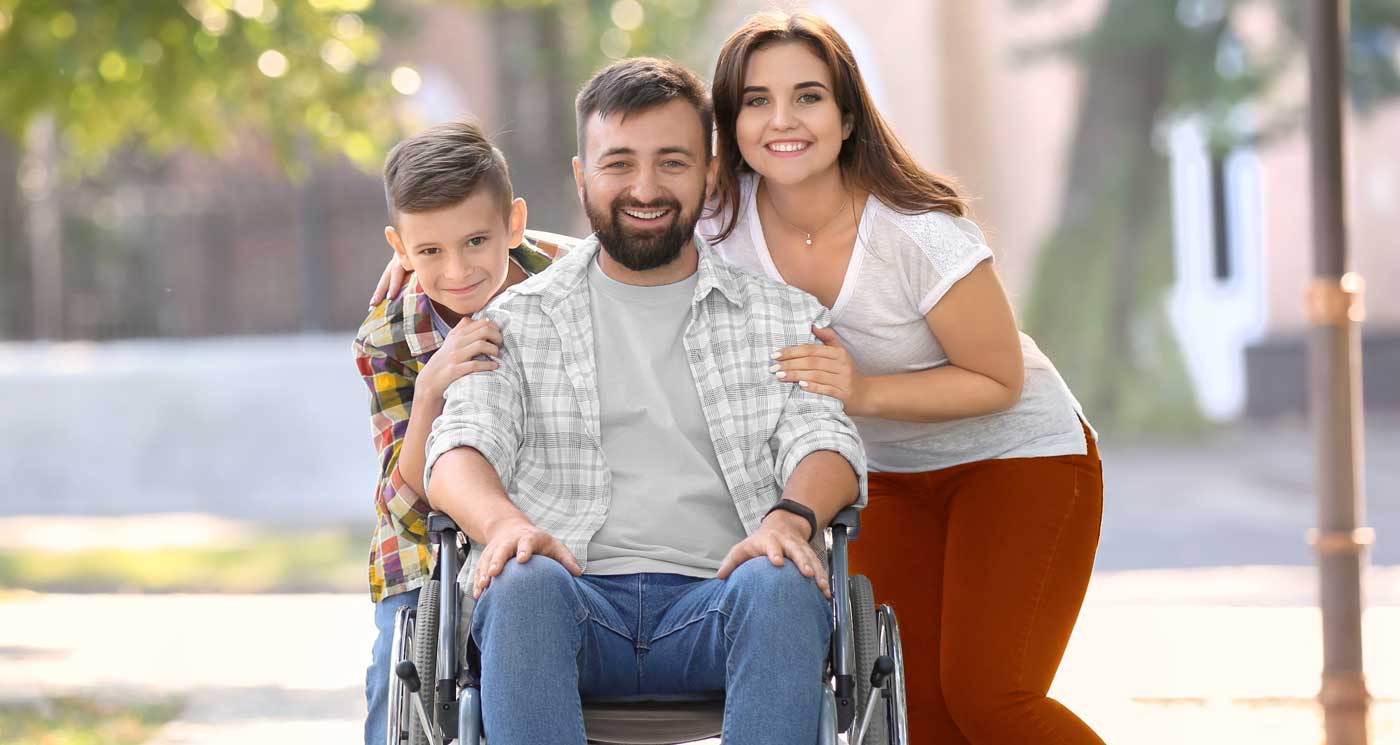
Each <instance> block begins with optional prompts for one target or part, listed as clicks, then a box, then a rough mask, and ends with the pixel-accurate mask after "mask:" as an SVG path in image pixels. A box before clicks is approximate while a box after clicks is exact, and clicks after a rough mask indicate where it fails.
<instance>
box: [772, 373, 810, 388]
mask: <svg viewBox="0 0 1400 745" xmlns="http://www.w3.org/2000/svg"><path fill="white" fill-rule="evenodd" d="M778 377H780V378H781V377H783V376H781V375H779V376H778ZM797 384H798V385H799V386H801V387H803V388H806V387H807V381H805V380H799V381H797Z"/></svg>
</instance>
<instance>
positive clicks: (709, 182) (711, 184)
mask: <svg viewBox="0 0 1400 745" xmlns="http://www.w3.org/2000/svg"><path fill="white" fill-rule="evenodd" d="M718 178H719V156H715V157H713V158H710V162H709V164H708V165H706V166H705V203H706V205H707V206H708V204H709V202H710V200H711V199H713V198H714V196H715V180H716V179H718Z"/></svg>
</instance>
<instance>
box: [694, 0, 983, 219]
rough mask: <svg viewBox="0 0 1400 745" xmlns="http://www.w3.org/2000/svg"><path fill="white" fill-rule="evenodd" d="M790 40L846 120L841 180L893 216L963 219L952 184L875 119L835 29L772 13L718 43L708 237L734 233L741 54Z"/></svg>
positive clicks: (745, 167)
mask: <svg viewBox="0 0 1400 745" xmlns="http://www.w3.org/2000/svg"><path fill="white" fill-rule="evenodd" d="M793 41H795V42H801V43H803V44H806V45H807V47H808V48H809V49H811V51H812V53H813V54H815V55H817V57H818V58H819V59H821V60H822V61H823V62H825V63H826V67H827V69H828V70H829V71H830V72H831V80H832V83H833V86H834V88H835V90H834V91H833V95H834V96H835V97H836V105H837V107H839V108H840V109H841V113H842V114H843V115H847V116H850V117H851V122H852V125H853V126H852V128H851V136H850V137H847V138H846V141H845V142H843V143H841V153H840V155H838V156H837V159H836V162H837V163H838V164H840V166H841V173H842V175H843V177H844V178H845V179H846V182H847V183H849V184H851V185H852V186H854V187H856V188H858V189H862V190H865V191H868V192H870V193H871V194H874V195H875V196H877V197H879V198H880V201H882V202H884V203H885V204H888V205H889V206H891V207H893V208H894V209H896V210H898V211H900V212H904V213H908V214H919V213H923V212H932V211H935V210H937V211H942V212H947V213H950V214H953V215H957V216H959V217H961V216H964V215H966V214H967V202H966V200H964V199H963V198H962V197H961V196H959V195H958V192H957V189H956V188H955V187H954V186H953V183H952V181H951V180H949V179H947V178H944V177H942V176H938V175H936V174H933V173H930V172H929V171H927V170H925V169H924V168H923V166H920V165H919V163H918V161H916V160H914V157H913V156H912V155H910V154H909V151H908V150H907V149H906V148H905V147H904V143H902V142H900V141H899V138H898V137H896V136H895V134H894V130H892V129H890V126H889V125H888V124H887V123H885V119H884V117H882V116H880V111H879V110H878V109H876V108H875V102H874V101H873V100H871V98H870V91H869V90H867V89H866V87H865V80H864V79H863V78H861V75H860V69H859V68H858V67H857V66H856V58H855V55H854V54H852V53H851V48H850V47H849V46H847V45H846V41H845V39H842V38H841V35H840V34H838V33H836V29H834V28H832V27H831V24H829V23H827V22H826V21H825V20H823V19H822V18H821V16H818V15H816V14H815V13H812V12H810V11H803V10H798V11H792V12H788V11H780V10H773V11H765V12H762V13H758V14H755V15H753V16H750V17H749V19H748V20H747V21H746V22H745V23H744V25H743V26H742V27H740V28H739V30H738V31H735V32H734V34H733V35H732V36H730V37H729V39H728V40H727V41H725V42H724V47H723V48H721V49H720V52H719V61H718V62H716V63H715V79H714V84H713V86H714V87H713V97H714V105H715V139H716V145H717V155H718V157H719V175H718V178H717V179H716V181H715V191H714V198H715V205H714V206H715V207H716V209H717V210H718V212H719V213H720V214H723V215H725V219H724V227H723V229H722V230H721V231H720V233H719V235H718V236H715V237H714V240H717V241H722V240H724V239H725V238H728V237H729V234H730V233H732V232H734V226H735V225H736V224H737V223H738V221H739V206H740V205H739V178H740V176H741V175H742V174H744V173H752V172H753V169H752V168H751V167H750V166H749V164H748V163H746V162H745V161H744V156H743V155H742V154H741V153H740V152H739V141H738V138H737V136H736V132H735V128H736V124H737V121H738V119H739V109H740V107H741V106H743V96H744V71H745V68H746V67H748V62H749V57H750V56H752V55H753V53H754V52H756V51H758V50H759V49H762V48H763V47H766V46H769V45H771V44H781V43H784V42H793Z"/></svg>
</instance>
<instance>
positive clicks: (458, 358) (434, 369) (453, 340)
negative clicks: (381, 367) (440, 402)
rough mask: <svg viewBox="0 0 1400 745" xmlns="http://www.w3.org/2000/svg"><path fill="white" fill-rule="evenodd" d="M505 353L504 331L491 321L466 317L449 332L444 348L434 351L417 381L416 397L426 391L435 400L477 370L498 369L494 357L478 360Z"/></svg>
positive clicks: (425, 393)
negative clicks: (461, 378) (456, 382)
mask: <svg viewBox="0 0 1400 745" xmlns="http://www.w3.org/2000/svg"><path fill="white" fill-rule="evenodd" d="M500 353H501V330H500V329H499V328H496V324H494V323H491V322H490V321H486V320H480V321H473V320H472V319H470V318H463V319H462V320H461V321H458V322H457V325H456V326H453V327H452V331H450V332H448V334H447V338H445V339H443V341H442V348H440V349H438V351H437V352H434V353H433V356H432V358H431V359H429V360H428V363H427V364H425V365H423V369H422V370H421V371H420V372H419V373H418V377H417V378H416V379H415V380H414V383H413V387H414V396H415V398H416V397H417V396H418V395H419V394H422V395H423V396H425V397H426V398H430V399H433V400H436V399H440V398H442V396H443V394H445V393H446V392H447V386H449V385H451V384H452V382H453V381H455V380H456V379H458V378H460V377H462V376H464V375H470V374H472V373H474V372H484V371H486V370H495V369H496V368H497V367H498V363H497V362H496V361H495V360H494V359H491V360H478V359H476V357H478V356H480V355H483V354H484V355H486V356H488V357H496V356H497V355H499V354H500Z"/></svg>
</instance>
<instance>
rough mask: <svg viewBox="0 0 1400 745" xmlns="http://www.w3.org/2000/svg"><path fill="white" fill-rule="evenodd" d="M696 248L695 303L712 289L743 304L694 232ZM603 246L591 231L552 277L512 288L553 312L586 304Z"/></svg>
mask: <svg viewBox="0 0 1400 745" xmlns="http://www.w3.org/2000/svg"><path fill="white" fill-rule="evenodd" d="M695 248H696V250H697V251H698V253H699V266H698V267H697V269H696V272H697V274H699V277H698V278H697V279H696V282H695V296H694V298H693V299H692V300H691V304H692V306H694V305H698V304H699V303H701V302H702V301H703V300H704V299H705V298H706V297H708V296H709V294H710V293H711V292H718V293H720V295H721V296H723V297H724V299H725V300H728V301H729V303H730V304H731V305H734V306H736V307H742V306H743V304H744V301H743V299H742V298H740V297H739V296H738V295H737V294H736V290H735V288H734V286H733V283H732V282H725V281H724V279H723V278H722V277H721V276H719V273H718V272H717V270H716V267H715V262H717V261H719V259H718V258H716V257H715V256H714V252H713V251H712V250H711V249H710V246H709V244H707V243H706V242H705V239H704V238H701V237H700V234H699V233H696V234H695ZM600 250H602V244H601V243H599V241H598V236H597V234H596V233H595V234H593V235H590V236H588V237H587V238H585V239H584V240H583V241H582V242H580V243H579V244H577V245H576V246H574V247H573V249H572V250H570V251H569V255H568V256H565V257H564V258H562V259H560V260H558V261H556V262H555V264H554V269H553V270H551V274H553V275H554V279H553V280H552V281H549V282H522V283H521V284H518V285H516V286H515V287H514V288H512V289H513V290H514V291H515V292H517V293H519V294H521V295H538V296H539V297H540V307H541V308H542V309H543V310H544V311H545V312H546V313H550V312H553V311H554V310H555V309H556V308H557V307H559V306H560V305H561V304H562V303H566V302H567V303H570V304H584V305H586V304H587V298H588V293H587V292H583V291H582V290H581V287H582V284H583V283H584V282H585V281H586V280H587V279H588V266H589V264H590V263H592V262H593V261H596V260H597V258H598V252H599V251H600ZM429 325H431V324H429Z"/></svg>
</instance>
